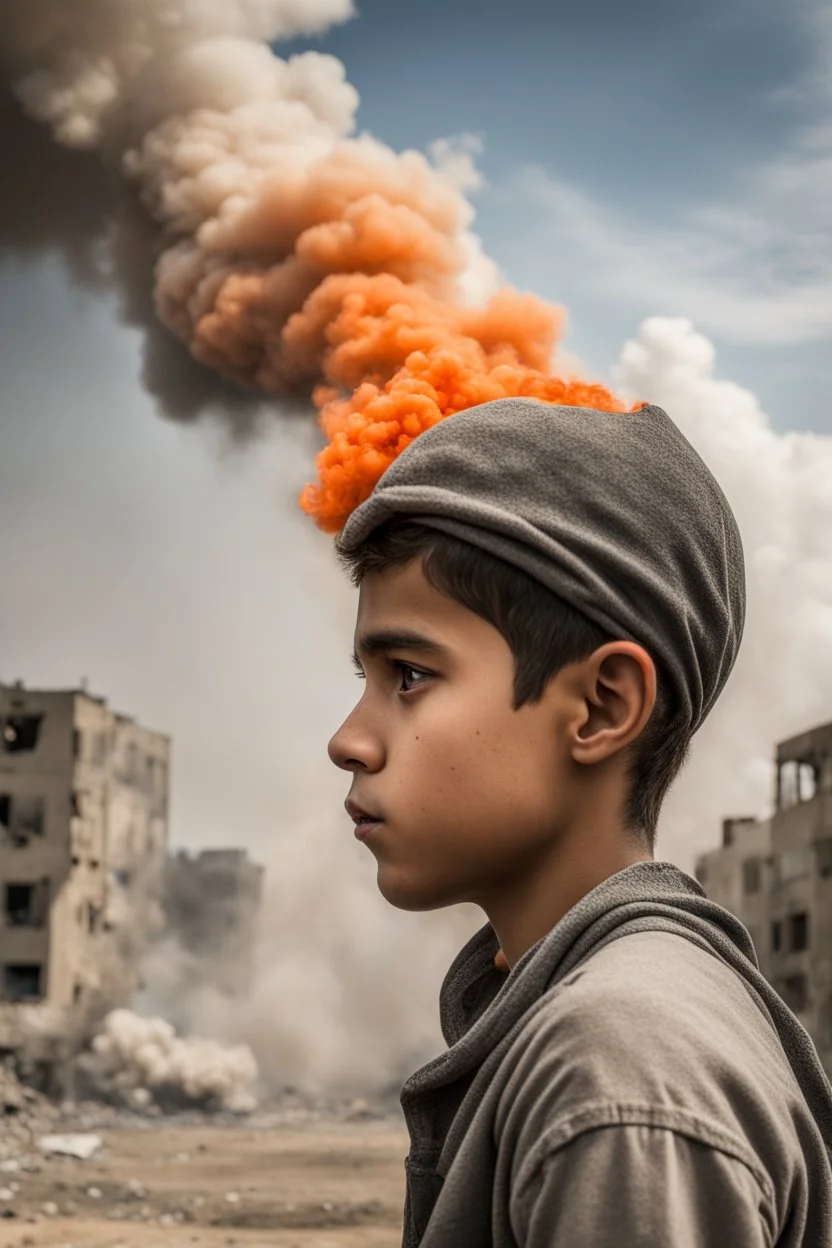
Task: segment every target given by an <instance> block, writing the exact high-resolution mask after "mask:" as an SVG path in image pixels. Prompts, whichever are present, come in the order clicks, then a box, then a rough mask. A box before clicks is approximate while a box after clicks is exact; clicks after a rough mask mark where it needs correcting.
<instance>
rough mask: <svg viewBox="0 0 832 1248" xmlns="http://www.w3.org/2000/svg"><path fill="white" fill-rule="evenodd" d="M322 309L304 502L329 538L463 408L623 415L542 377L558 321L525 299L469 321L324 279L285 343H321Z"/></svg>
mask: <svg viewBox="0 0 832 1248" xmlns="http://www.w3.org/2000/svg"><path fill="white" fill-rule="evenodd" d="M328 298H332V299H333V300H339V301H340V312H339V313H338V314H337V315H336V316H335V317H334V318H333V319H330V320H328V321H327V322H326V328H325V331H324V338H325V343H326V347H325V352H324V355H323V361H324V373H325V376H326V378H327V381H328V382H329V383H331V384H329V385H322V386H319V387H318V388H317V389H316V391H315V394H314V398H315V402H316V403H317V404H318V406H319V407H320V409H321V415H320V420H321V425H322V428H323V430H324V432H325V434H326V436H327V438H328V439H329V445H328V446H326V447H325V448H324V450H323V451H321V452H320V454H319V455H318V458H317V468H318V475H319V480H320V484H318V485H307V486H306V488H305V489H304V491H303V493H302V494H301V499H300V503H301V507H302V508H303V510H304V511H305V512H307V514H308V515H310V516H312V517H314V519H315V521H316V523H317V524H318V526H319V527H320V528H322V529H323V530H324V531H326V532H329V533H336V532H338V531H339V530H340V529H341V528H342V527H343V525H344V523H345V522H346V520H347V518H348V516H349V515H350V513H351V512H352V511H353V510H354V509H355V508H356V507H357V506H358V505H359V503H362V502H363V501H364V499H365V498H367V497H368V496H369V494H370V493H371V492H372V489H373V487H374V485H375V484H376V482H377V481H378V479H379V477H380V476H381V475H382V473H383V472H384V471H385V469H386V468H387V467H388V466H389V464H391V463H392V461H393V460H394V459H395V458H396V456H397V455H399V454H400V453H401V452H402V451H403V450H404V449H405V447H407V446H408V445H409V444H410V443H411V442H412V441H413V439H414V438H416V437H418V436H419V434H420V433H423V432H424V431H425V430H426V429H429V428H431V426H432V425H435V424H436V422H437V421H439V420H442V419H443V417H445V416H450V415H452V414H453V413H454V412H459V411H461V410H462V409H463V408H467V407H473V406H475V405H476V404H478V403H486V402H488V401H489V400H490V399H501V398H508V397H512V396H518V395H524V396H527V397H530V398H537V399H543V400H544V401H547V402H551V403H564V404H568V405H574V406H582V407H594V408H602V409H604V410H607V411H624V410H625V407H624V405H623V404H622V403H621V402H620V401H619V400H618V399H616V398H615V396H614V395H612V394H611V393H610V391H609V390H607V389H606V388H605V387H604V386H601V385H594V384H592V383H590V382H585V381H578V380H574V379H564V378H561V377H554V376H551V375H550V374H548V373H547V372H546V371H545V370H546V367H547V364H548V361H549V359H550V356H551V352H552V350H553V348H554V345H555V342H556V339H557V333H558V329H559V328H560V323H561V315H560V312H559V310H558V309H557V308H554V307H552V306H551V305H549V304H546V303H544V302H543V301H542V300H540V299H537V298H535V297H534V296H532V295H525V296H523V295H518V294H516V293H515V292H514V291H511V290H503V291H500V292H499V293H498V294H497V295H495V296H494V298H493V299H492V300H491V302H490V303H489V304H488V306H487V307H486V308H484V309H480V310H472V309H463V308H459V307H455V306H453V305H448V304H445V303H442V302H440V301H439V300H436V299H433V298H431V297H430V296H429V295H426V294H425V293H424V292H422V291H419V290H418V288H415V287H413V286H410V287H408V286H405V285H403V284H402V283H397V282H396V281H395V279H392V278H385V277H381V278H369V279H366V278H360V277H359V278H356V277H355V276H353V275H350V276H348V277H345V278H343V279H337V278H329V279H327V282H325V283H324V284H323V285H322V286H321V288H320V289H319V290H318V291H316V292H315V295H314V296H312V297H311V298H310V299H309V301H308V304H307V306H306V307H305V308H304V310H303V311H302V312H301V313H299V314H298V315H297V316H296V317H294V318H292V321H290V323H289V325H288V326H287V336H294V335H298V337H300V338H303V336H304V335H305V333H306V332H308V327H309V323H310V321H311V322H312V325H314V329H313V330H312V332H313V333H319V332H320V327H319V325H315V312H316V305H317V303H318V302H319V301H322V302H326V301H327V299H328ZM348 389H353V393H352V394H351V395H349V397H346V398H345V397H343V392H344V390H348Z"/></svg>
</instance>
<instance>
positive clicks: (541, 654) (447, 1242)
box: [329, 399, 832, 1248]
mask: <svg viewBox="0 0 832 1248" xmlns="http://www.w3.org/2000/svg"><path fill="white" fill-rule="evenodd" d="M337 549H338V553H339V557H340V558H341V560H342V562H343V563H344V564H345V565H346V566H347V567H348V568H349V569H350V571H351V574H352V577H353V580H354V581H355V583H357V584H359V585H360V596H359V606H358V618H357V626H356V635H355V645H356V656H355V657H356V662H357V664H358V666H359V671H360V674H362V675H363V676H365V678H366V688H365V690H364V695H363V697H362V698H361V700H360V702H359V703H358V705H357V706H356V707H355V709H354V710H353V712H352V713H351V714H350V716H349V717H348V718H347V720H346V721H345V722H344V724H343V725H342V726H341V728H339V730H338V731H337V732H336V734H335V736H334V737H333V738H332V740H331V742H330V745H329V752H330V757H331V758H332V760H333V762H334V763H336V764H337V765H338V766H339V767H341V768H343V769H344V770H345V771H349V772H351V773H352V777H353V781H352V788H351V789H350V794H349V797H348V799H347V803H346V805H347V809H348V811H349V812H350V814H351V815H352V816H353V818H354V819H355V821H356V835H358V836H359V837H360V838H362V839H364V840H365V842H366V844H367V846H368V848H369V849H370V850H371V852H372V853H373V854H374V856H375V858H376V861H377V868H378V886H379V889H380V891H381V893H382V894H383V896H384V897H385V898H386V899H387V900H388V901H389V902H390V903H391V904H393V905H395V906H399V907H401V908H402V909H414V910H423V909H434V908H436V907H439V906H446V905H451V904H453V903H455V902H461V901H468V902H474V903H476V904H478V905H479V906H481V908H482V909H483V911H484V912H485V914H486V916H487V918H488V923H487V924H486V925H485V926H484V927H483V928H482V929H481V930H480V931H479V932H478V933H477V935H475V936H474V937H473V938H472V940H471V941H469V943H468V944H467V945H466V947H465V948H464V949H463V950H462V952H461V953H460V954H459V956H458V957H457V959H456V960H455V962H454V963H453V965H452V967H451V969H450V971H449V972H448V975H447V977H446V979H445V982H444V984H443V986H442V992H441V999H440V1011H441V1020H442V1027H443V1033H444V1035H445V1038H446V1040H447V1042H448V1045H449V1048H448V1050H447V1051H446V1052H445V1053H443V1054H442V1055H441V1056H439V1057H437V1058H435V1059H434V1060H433V1061H431V1062H429V1063H428V1064H427V1065H426V1066H424V1067H423V1068H422V1069H421V1070H419V1071H417V1072H416V1074H414V1075H413V1076H412V1077H411V1078H410V1079H409V1080H408V1081H407V1083H406V1084H405V1086H404V1088H403V1090H402V1106H403V1109H404V1113H405V1117H406V1120H407V1124H408V1128H409V1131H410V1137H411V1149H410V1154H409V1157H408V1159H407V1161H406V1163H405V1164H406V1173H407V1194H406V1202H405V1226H404V1241H403V1242H404V1246H405V1248H415V1246H416V1245H420V1246H421V1248H480V1246H482V1248H485V1246H486V1245H489V1246H493V1248H572V1246H575V1248H612V1246H613V1245H615V1248H625V1246H626V1248H632V1246H633V1245H639V1248H669V1246H670V1245H673V1246H674V1248H726V1246H728V1245H731V1246H732V1248H734V1246H735V1245H736V1246H737V1248H740V1246H741V1248H764V1246H765V1248H769V1246H770V1245H774V1244H777V1245H780V1246H782V1248H798V1245H801V1246H803V1248H830V1246H832V1169H830V1158H829V1152H828V1148H829V1147H830V1146H832V1088H830V1084H829V1081H828V1079H827V1078H826V1076H825V1074H824V1072H823V1070H822V1068H821V1066H820V1063H819V1060H818V1057H817V1054H816V1052H815V1049H814V1047H813V1045H812V1042H811V1040H810V1039H809V1037H808V1035H807V1033H806V1032H805V1030H804V1029H803V1027H802V1026H801V1024H800V1023H799V1022H798V1020H797V1019H796V1018H795V1017H794V1016H793V1015H792V1014H791V1013H790V1011H789V1010H788V1009H787V1008H786V1006H785V1005H784V1003H783V1002H782V1001H781V1000H780V998H779V997H778V996H777V994H776V993H775V992H774V991H773V989H772V988H771V987H770V986H769V985H768V984H767V983H766V981H765V980H764V979H763V978H762V976H761V975H760V973H759V971H758V969H757V962H756V956H755V953H754V948H753V946H752V943H751V940H750V938H749V936H748V933H747V932H746V930H745V928H744V927H743V926H742V924H741V923H740V922H739V921H738V920H737V919H736V918H734V917H733V916H732V915H730V914H729V913H727V912H726V911H725V910H723V909H721V908H720V907H719V906H717V905H715V904H714V903H712V902H710V901H708V900H707V898H706V897H705V894H704V892H703V890H702V889H701V888H700V887H699V885H698V884H697V882H696V881H695V880H693V879H691V878H690V877H689V876H688V875H686V874H685V873H683V872H682V871H679V870H678V869H676V868H675V867H673V866H672V865H670V864H668V863H662V862H656V861H654V858H653V850H654V839H655V832H656V822H657V818H658V814H659V809H660V806H661V802H662V799H663V797H664V794H665V792H666V790H667V788H668V786H669V784H670V783H671V781H672V779H673V777H674V776H675V774H676V773H677V772H678V770H679V768H680V767H681V765H682V763H683V761H684V759H685V756H686V753H687V751H688V747H689V742H690V738H691V736H692V735H693V733H694V732H695V731H696V730H697V728H699V726H700V725H701V724H702V722H703V720H704V719H705V716H706V715H707V714H708V712H709V711H710V709H711V707H712V706H713V704H714V702H715V701H716V698H717V697H718V695H719V693H720V692H721V690H722V688H723V686H724V684H725V681H726V680H727V678H728V675H729V672H730V670H731V668H732V666H733V663H734V660H735V658H736V654H737V650H738V647H739V643H740V638H741V634H742V628H743V621H744V613H745V586H744V568H743V557H742V545H741V541H740V536H739V532H738V530H737V526H736V522H735V520H734V517H733V515H732V513H731V510H730V507H729V506H728V503H727V501H726V499H725V497H724V495H723V494H722V492H721V490H720V488H719V486H718V485H717V483H716V481H715V480H714V478H713V477H712V475H711V474H710V472H709V471H708V469H707V468H706V466H705V465H704V464H703V462H702V461H701V459H700V458H699V457H698V455H697V454H696V453H695V451H694V450H693V448H692V447H691V446H690V445H689V444H688V442H687V441H686V440H685V439H684V437H683V436H682V435H681V433H680V432H679V430H678V429H677V428H676V427H675V425H674V424H673V423H672V421H671V420H670V419H669V418H668V417H667V416H666V415H665V413H664V412H663V411H661V410H660V409H659V408H656V407H650V406H646V407H644V408H642V409H641V410H640V411H637V412H634V413H629V414H624V415H622V414H615V413H605V412H600V411H595V410H585V409H581V408H569V407H556V406H552V405H548V404H544V403H540V402H537V401H534V400H528V399H502V400H497V401H495V402H490V403H486V404H482V405H481V406H479V407H474V408H469V409H468V410H465V411H461V412H458V413H457V414H455V415H453V416H450V417H447V418H446V419H444V420H442V421H441V422H440V423H438V424H436V425H435V426H433V427H432V428H430V429H429V430H427V431H426V432H425V433H423V434H421V435H420V436H419V437H417V438H416V439H415V440H414V441H413V442H412V443H411V444H410V445H409V446H408V447H407V449H406V450H405V451H403V453H402V454H401V455H400V456H399V458H398V459H397V460H396V461H395V462H394V463H393V464H391V465H390V467H389V468H388V469H387V471H386V472H385V473H384V475H383V476H382V478H381V479H380V480H379V482H378V484H377V485H376V487H375V489H374V490H373V492H372V494H371V495H370V497H369V498H368V499H367V500H366V501H365V502H363V503H362V504H361V505H360V506H359V507H357V509H356V510H355V511H354V512H353V514H352V515H351V516H350V517H349V519H348V520H347V523H346V525H345V527H344V529H343V531H342V533H341V534H340V537H339V539H338V543H337ZM625 938H626V939H625ZM506 972H508V974H506Z"/></svg>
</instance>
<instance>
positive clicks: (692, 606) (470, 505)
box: [338, 399, 745, 731]
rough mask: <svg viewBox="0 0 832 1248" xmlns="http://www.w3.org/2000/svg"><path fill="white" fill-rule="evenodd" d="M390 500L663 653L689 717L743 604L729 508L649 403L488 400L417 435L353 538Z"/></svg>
mask: <svg viewBox="0 0 832 1248" xmlns="http://www.w3.org/2000/svg"><path fill="white" fill-rule="evenodd" d="M394 514H407V515H409V516H411V517H412V518H414V519H415V518H417V517H418V519H419V521H420V522H421V523H423V524H426V525H429V526H430V527H432V528H435V529H440V530H441V531H442V532H445V533H450V534H452V535H454V536H456V537H460V538H463V539H464V540H465V541H467V542H469V543H471V544H473V545H474V546H478V547H480V548H481V549H483V550H487V551H490V552H491V554H494V555H498V556H499V557H500V558H502V559H504V560H506V561H507V562H508V563H511V564H514V565H515V566H516V567H518V568H522V569H523V570H524V571H526V572H528V573H530V574H531V575H532V576H534V577H536V578H537V580H539V581H541V582H542V583H543V584H544V585H546V586H548V588H549V589H552V590H554V591H555V593H557V594H559V595H560V596H561V597H562V598H564V599H566V601H568V602H570V603H572V604H573V605H574V606H575V607H577V608H578V609H579V610H580V611H582V612H583V613H584V614H585V615H587V616H589V617H590V619H592V620H595V621H596V623H598V624H600V625H601V626H602V627H603V628H604V629H606V630H607V631H608V632H609V633H611V634H613V635H615V636H616V637H623V638H625V639H628V640H633V641H637V642H639V643H640V644H642V645H643V646H645V648H646V649H647V650H648V652H649V653H650V654H651V655H653V657H654V658H656V659H657V660H660V661H661V662H662V663H663V664H664V667H665V669H666V671H667V673H668V675H669V677H670V679H671V680H672V682H673V685H674V687H675V690H676V692H677V694H678V698H679V705H680V712H679V714H680V717H682V718H684V719H685V721H686V722H687V723H688V724H690V726H691V729H692V730H693V731H695V730H696V729H697V728H698V727H699V725H700V724H701V723H702V720H703V719H704V718H705V716H706V715H707V713H708V711H709V710H710V708H711V706H712V705H713V703H714V701H715V700H716V698H717V696H718V694H719V692H720V690H721V689H722V687H723V685H724V684H725V681H726V680H727V678H728V674H729V672H730V670H731V667H732V665H733V663H734V659H735V657H736V654H737V649H738V647H739V643H740V638H741V636H742V630H743V623H744V618H745V572H744V564H743V554H742V543H741V540H740V535H739V531H738V529H737V525H736V521H735V519H734V516H733V514H732V512H731V508H730V507H729V505H728V502H727V500H726V499H725V496H724V495H723V493H722V490H721V489H720V487H719V485H718V484H717V482H716V481H715V480H714V477H713V476H712V474H711V472H710V471H709V470H708V468H707V467H706V466H705V464H704V463H703V462H702V460H701V459H700V458H699V456H698V455H697V453H696V452H695V451H694V449H693V447H692V446H691V445H690V443H689V442H687V440H686V439H685V438H684V437H683V436H682V434H681V433H680V432H679V430H678V429H677V427H676V426H675V425H674V423H673V421H672V420H670V418H669V417H668V416H667V415H666V414H665V413H664V412H663V411H662V410H661V408H658V407H644V408H642V409H641V410H640V411H637V412H628V413H614V412H600V411H595V410H591V409H586V408H579V407H557V406H554V405H553V404H549V403H541V402H538V401H537V400H533V399H497V400H496V401H495V402H493V403H483V404H481V405H480V406H478V407H472V408H468V409H466V410H465V411H461V412H458V413H456V414H455V415H453V416H449V417H447V418H446V419H444V420H442V421H440V422H439V423H438V424H436V425H434V426H433V428H431V429H428V430H426V431H425V432H424V433H422V434H420V435H419V437H418V438H415V439H414V441H413V442H412V443H411V444H410V445H409V446H408V447H407V448H406V449H405V450H404V451H403V452H402V453H401V455H399V457H398V458H397V459H396V460H394V461H393V463H392V464H391V465H390V466H389V467H388V468H387V470H386V471H385V473H384V474H383V476H382V477H381V479H380V480H379V482H378V483H377V485H376V487H375V489H374V490H373V492H372V494H371V495H370V497H369V498H368V499H367V500H366V501H365V502H364V503H362V504H361V505H360V506H359V507H357V508H356V509H355V511H354V512H353V513H352V515H351V516H350V518H349V519H348V521H347V523H346V525H345V526H344V528H343V530H342V532H341V534H340V537H339V539H338V544H339V546H341V548H342V549H343V550H345V551H348V550H352V549H354V548H355V547H356V546H357V545H358V544H359V543H360V542H361V540H362V539H363V538H364V537H366V536H367V534H368V533H370V532H371V531H372V530H373V529H374V528H376V527H377V525H379V524H381V523H382V522H383V521H384V520H386V519H388V518H389V517H390V516H392V515H394Z"/></svg>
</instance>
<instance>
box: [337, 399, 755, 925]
mask: <svg viewBox="0 0 832 1248" xmlns="http://www.w3.org/2000/svg"><path fill="white" fill-rule="evenodd" d="M338 552H339V555H340V557H341V559H342V562H343V563H344V564H345V565H346V566H347V567H348V569H349V570H350V572H351V575H352V577H353V580H354V581H355V583H357V584H359V585H360V587H361V593H360V600H359V612H358V621H357V627H356V649H357V656H358V658H359V661H360V664H361V665H362V667H363V668H364V673H365V676H366V677H367V685H366V688H365V693H364V697H363V698H362V699H361V702H360V703H359V705H358V706H357V707H356V708H355V710H354V711H353V713H352V714H351V716H350V717H349V718H348V719H347V721H346V722H345V724H344V725H343V726H342V727H341V729H339V731H338V733H336V735H335V737H333V740H332V742H331V743H330V754H331V756H332V758H333V761H335V762H336V763H337V764H338V765H339V766H342V767H344V768H345V769H346V770H349V771H351V772H353V773H354V776H355V780H354V785H353V790H352V791H351V798H352V800H353V801H354V802H355V803H357V804H358V805H360V806H363V807H364V808H365V809H366V810H368V811H369V812H370V813H372V814H377V815H379V816H380V817H381V818H382V819H383V820H384V823H383V825H382V827H381V828H379V829H377V830H376V832H375V833H373V834H372V836H371V838H370V847H371V848H372V849H373V851H374V852H375V853H376V856H377V858H378V862H379V886H380V888H381V891H382V893H383V894H384V895H385V896H387V898H388V900H390V901H391V902H393V903H394V904H397V905H401V906H403V907H405V908H423V907H433V906H437V905H443V904H449V903H451V902H454V901H459V900H472V901H479V902H480V903H481V904H482V903H483V900H484V899H486V898H487V897H488V895H489V890H491V891H493V890H494V889H495V888H496V887H499V886H500V883H501V881H502V882H505V881H507V880H509V879H510V878H512V877H513V876H521V875H522V874H523V872H524V871H534V870H535V865H536V864H537V863H542V861H543V860H544V859H545V857H546V855H547V853H550V852H551V851H552V849H553V846H554V845H555V843H556V842H560V843H561V845H560V848H561V851H563V850H564V846H567V847H568V844H569V838H570V836H575V835H577V830H578V829H580V830H581V831H580V836H581V838H582V840H581V844H580V848H581V852H582V853H583V852H585V851H586V849H587V846H586V841H587V838H588V837H592V836H594V835H595V833H592V832H590V831H588V829H590V828H595V829H598V832H597V835H598V837H599V838H601V837H602V835H603V836H609V835H610V829H613V830H614V831H613V835H615V836H618V837H619V838H620V839H621V840H622V841H624V840H627V841H629V843H630V846H631V848H632V847H637V848H640V850H641V852H642V856H652V851H653V843H654V838H655V831H656V821H657V818H658V813H659V809H660V806H661V802H662V799H663V797H664V794H665V792H666V790H667V787H668V785H669V784H670V782H671V781H672V779H673V777H674V775H675V774H676V772H677V771H678V770H679V768H680V766H681V765H682V763H683V761H684V758H685V756H686V753H687V750H688V746H689V742H690V738H691V736H692V734H693V732H695V730H696V728H697V727H698V726H699V725H700V724H701V722H702V720H703V719H704V717H705V715H706V714H707V712H708V710H709V709H710V707H711V706H712V705H713V702H714V701H715V699H716V697H717V696H718V693H719V691H720V689H721V688H722V686H723V684H724V682H725V680H726V679H727V676H728V673H729V671H730V668H731V666H732V664H733V661H734V658H735V655H736V651H737V647H738V645H739V639H740V636H741V632H742V624H743V617H744V577H743V564H742V548H741V543H740V539H739V534H738V531H737V528H736V523H735V521H734V518H733V515H732V514H731V511H730V508H729V507H728V504H727V502H726V500H725V498H724V496H723V495H722V493H721V491H720V490H719V487H718V486H717V484H716V482H715V481H714V479H713V477H712V476H711V474H710V472H709V471H708V469H707V468H706V467H705V465H704V464H703V463H702V461H701V460H700V459H699V457H698V456H697V455H696V453H695V452H694V451H693V449H692V448H691V447H690V446H689V444H688V443H687V442H686V441H685V439H684V438H683V437H682V435H681V434H680V433H679V431H678V430H677V429H676V427H675V426H674V425H673V424H672V422H671V421H670V420H669V419H668V417H667V416H666V415H665V414H664V413H663V412H661V411H660V409H658V408H649V407H648V408H643V409H641V411H639V412H635V413H630V414H626V415H620V414H612V413H605V412H598V411H594V410H586V409H577V408H562V407H560V408H559V407H553V406H551V405H548V404H542V403H538V402H535V401H531V400H525V399H508V400H499V401H497V402H494V403H488V404H484V405H482V406H480V407H478V408H471V409H468V410H466V411H463V412H459V413H458V414H457V415H455V416H453V417H449V418H447V419H446V420H444V421H442V422H441V423H440V424H438V425H436V426H434V427H433V428H432V429H430V430H428V431H427V432H426V433H424V434H422V435H420V437H419V438H417V439H416V440H415V441H414V442H413V443H412V444H411V445H410V446H409V447H408V448H407V450H406V451H405V452H403V453H402V455H400V457H399V459H398V460H396V461H395V462H394V463H393V464H392V465H391V467H390V468H388V470H387V471H386V473H385V474H384V476H383V477H382V478H381V480H380V481H379V483H378V485H377V486H376V489H375V490H374V492H373V494H372V495H371V496H370V498H369V499H368V500H367V501H366V502H365V503H363V504H362V505H361V506H360V507H359V508H358V509H357V510H356V511H355V512H354V513H353V515H352V516H351V517H350V519H349V520H348V522H347V525H346V526H345V529H344V530H343V532H342V534H341V537H340V539H339V542H338ZM405 631H410V632H415V633H418V634H421V635H423V636H425V637H426V638H427V639H428V640H429V641H431V642H433V643H435V644H437V645H438V646H440V647H444V649H443V650H440V651H436V650H434V651H430V650H422V649H420V648H419V647H418V645H415V644H411V645H407V644H405V643H404V641H403V640H400V641H399V642H398V643H397V644H394V645H392V646H391V647H389V648H388V649H382V648H381V646H380V640H383V638H381V639H380V638H379V636H378V635H379V634H384V633H388V634H389V633H393V634H395V633H402V632H405ZM390 640H391V639H390V638H388V641H390ZM410 664H412V665H413V666H412V668H411V667H409V666H408V665H410ZM602 828H603V830H604V831H603V833H602ZM599 847H600V839H599ZM576 848H577V842H576ZM599 852H601V850H600V848H599ZM614 869H617V868H614Z"/></svg>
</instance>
